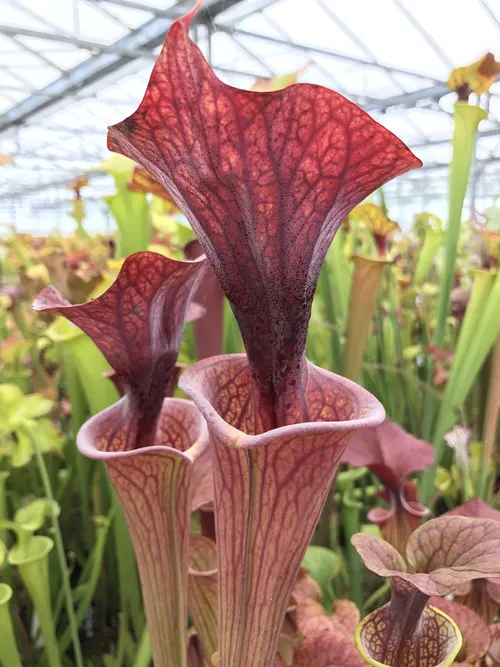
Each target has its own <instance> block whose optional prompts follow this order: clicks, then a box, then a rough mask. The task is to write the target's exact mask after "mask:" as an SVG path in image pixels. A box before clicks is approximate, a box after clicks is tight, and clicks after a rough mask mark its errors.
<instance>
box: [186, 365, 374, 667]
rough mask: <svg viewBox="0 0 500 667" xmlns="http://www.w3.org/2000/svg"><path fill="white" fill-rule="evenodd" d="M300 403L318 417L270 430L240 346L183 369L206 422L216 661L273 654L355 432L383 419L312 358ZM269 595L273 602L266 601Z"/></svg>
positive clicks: (247, 661) (264, 660) (242, 661)
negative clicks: (213, 521)
mask: <svg viewBox="0 0 500 667" xmlns="http://www.w3.org/2000/svg"><path fill="white" fill-rule="evenodd" d="M307 377H308V384H307V387H306V393H305V397H304V400H305V408H306V410H307V411H308V412H309V414H310V415H311V419H313V420H316V423H305V424H294V425H290V426H285V427H282V428H279V429H274V430H272V431H268V432H266V433H259V432H258V431H257V433H255V431H253V430H252V429H253V428H254V425H255V424H257V425H258V426H259V425H260V424H261V422H262V418H261V416H260V415H258V414H256V413H255V406H254V405H253V403H252V401H251V400H250V398H251V371H250V368H249V364H248V360H247V358H246V356H245V355H227V356H221V357H212V358H211V359H207V360H204V361H202V362H198V363H197V364H195V365H194V366H191V368H189V369H187V371H186V372H185V373H184V375H183V376H182V378H181V382H180V386H181V388H182V389H183V390H184V391H185V392H186V393H187V394H188V395H189V396H191V398H192V399H193V401H194V402H195V403H196V405H197V406H198V408H199V409H200V411H201V412H202V414H203V416H204V417H205V420H206V421H207V424H208V428H209V431H210V437H211V442H212V446H213V451H214V455H213V456H214V486H215V507H216V515H217V525H216V528H217V546H218V549H219V550H220V551H219V553H220V554H223V557H220V558H219V601H220V609H221V618H220V634H219V647H220V648H219V650H220V661H221V664H223V665H225V664H228V665H251V664H257V662H256V660H255V656H258V658H259V663H258V664H262V665H267V664H272V660H273V659H274V655H275V653H276V648H277V643H278V638H279V635H280V631H281V627H282V622H283V618H284V616H285V612H286V610H287V605H288V602H289V599H290V594H291V591H292V588H293V586H294V584H295V582H296V579H297V574H298V572H299V569H300V562H301V559H302V557H303V554H304V552H305V550H306V548H307V546H308V544H309V541H310V539H311V536H312V534H313V532H314V529H315V527H316V523H317V521H318V518H319V515H320V513H321V509H322V507H323V504H324V501H325V498H326V496H327V494H328V492H329V490H330V485H331V482H332V478H333V475H334V473H335V470H336V468H337V465H338V462H339V460H340V457H341V455H342V452H343V450H344V448H345V446H346V445H347V442H348V441H349V438H350V437H351V435H352V433H353V432H354V431H355V430H356V429H357V428H360V427H363V426H365V425H369V424H373V423H375V422H376V421H377V420H382V419H383V416H384V413H383V408H382V406H381V405H380V404H379V403H378V401H376V399H374V398H373V397H372V396H371V395H370V394H368V393H367V392H366V391H365V390H363V389H362V388H361V387H359V386H358V385H355V384H354V383H352V382H350V381H349V380H346V379H344V378H340V377H338V376H335V375H333V374H332V373H329V372H328V371H324V370H322V369H318V368H316V367H315V366H313V365H312V364H310V365H309V367H308V376H307ZM270 600H272V604H270V603H269V601H270Z"/></svg>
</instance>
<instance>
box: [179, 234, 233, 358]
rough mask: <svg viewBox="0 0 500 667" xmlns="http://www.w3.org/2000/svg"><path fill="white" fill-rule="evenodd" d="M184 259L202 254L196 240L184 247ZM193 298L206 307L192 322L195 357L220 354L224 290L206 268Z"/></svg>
mask: <svg viewBox="0 0 500 667" xmlns="http://www.w3.org/2000/svg"><path fill="white" fill-rule="evenodd" d="M184 254H185V256H186V259H189V260H193V259H197V258H198V257H200V256H201V255H203V249H202V247H201V246H200V242H199V241H198V240H196V239H195V240H193V241H190V242H189V243H188V244H186V246H185V248H184ZM194 298H195V299H196V301H197V303H199V304H200V306H202V307H204V308H205V309H206V314H205V315H204V317H201V318H200V319H198V320H197V321H196V322H195V324H194V337H195V343H196V358H197V359H208V357H214V356H216V355H217V354H222V342H223V337H224V292H223V291H222V288H221V286H220V285H219V282H218V280H217V278H216V276H215V274H214V272H213V271H212V269H211V268H208V269H207V270H206V271H205V274H204V276H203V281H201V282H200V283H199V284H198V287H197V289H196V292H195V295H194Z"/></svg>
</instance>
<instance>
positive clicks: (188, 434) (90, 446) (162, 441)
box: [77, 397, 206, 460]
mask: <svg viewBox="0 0 500 667" xmlns="http://www.w3.org/2000/svg"><path fill="white" fill-rule="evenodd" d="M126 400H127V399H126V397H124V398H122V399H120V400H119V401H118V402H117V403H115V404H114V405H111V406H110V407H109V408H106V409H105V410H103V411H102V412H100V413H98V414H97V415H94V416H93V417H91V418H90V419H89V420H88V421H87V422H85V424H84V425H83V426H82V428H81V429H80V431H79V432H78V435H77V446H78V449H79V450H80V452H81V453H82V454H84V455H85V456H87V457H88V458H92V459H101V460H110V459H112V458H126V457H129V456H134V455H137V454H141V453H145V452H151V451H153V450H175V452H176V453H177V454H178V455H179V456H183V455H186V454H185V452H187V450H188V449H191V448H193V447H194V446H196V443H198V442H201V441H202V440H204V439H206V425H205V422H204V420H203V417H202V415H201V414H200V412H199V410H198V408H197V407H196V406H195V405H194V403H192V402H191V401H188V400H186V399H183V398H165V399H164V401H163V406H162V411H161V415H160V419H159V422H158V426H157V429H156V435H155V438H154V442H152V443H151V445H150V446H147V447H138V448H126V447H122V446H120V445H121V443H122V442H123V441H124V440H123V439H122V438H121V437H120V429H121V428H122V429H126V428H127V423H126V422H127V417H126V415H124V407H125V405H124V404H125V402H126ZM188 458H189V457H188Z"/></svg>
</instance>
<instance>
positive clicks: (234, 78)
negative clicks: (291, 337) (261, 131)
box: [0, 0, 500, 229]
mask: <svg viewBox="0 0 500 667" xmlns="http://www.w3.org/2000/svg"><path fill="white" fill-rule="evenodd" d="M193 2H194V0H177V1H176V0H133V2H132V3H131V4H134V5H135V4H137V5H141V6H142V8H134V7H123V6H122V5H121V2H120V0H36V2H35V1H34V0H0V151H1V152H3V153H6V154H9V155H12V156H13V158H14V162H15V164H14V166H12V167H6V168H0V220H3V219H4V218H5V216H7V218H6V219H7V220H17V221H18V222H19V221H20V220H22V219H23V218H25V217H26V215H28V217H29V216H33V218H32V219H31V220H30V224H32V225H34V226H35V227H36V225H37V224H39V225H40V228H43V229H48V228H50V226H51V225H52V226H54V225H55V226H57V225H61V224H62V225H66V226H67V225H68V217H67V211H68V202H69V199H70V193H69V192H68V191H67V189H66V188H65V183H67V182H68V181H69V180H71V179H72V178H73V177H74V176H76V175H77V174H79V173H81V172H82V171H85V170H87V169H89V168H92V166H93V165H95V164H96V163H97V162H99V161H100V160H101V159H103V158H105V157H106V154H107V150H106V131H107V130H106V128H107V126H108V125H109V124H112V123H114V122H117V121H119V120H121V119H123V118H124V117H126V116H127V115H129V114H130V113H131V112H132V111H133V110H134V109H135V108H136V106H137V104H138V103H139V102H140V99H141V98H142V95H143V93H144V90H145V86H146V84H147V81H148V78H149V75H150V72H151V68H152V66H153V54H155V53H158V51H159V49H160V47H161V42H162V40H163V36H164V32H165V29H166V27H167V26H168V21H167V20H166V19H165V17H164V10H166V11H167V12H168V10H169V8H170V7H173V6H174V5H179V6H181V5H182V7H184V8H187V9H189V8H191V7H192V5H193ZM214 6H215V7H216V9H213V7H214ZM204 7H208V10H207V13H206V15H205V19H204V21H205V22H206V23H205V25H203V24H202V25H201V26H200V28H199V29H197V30H195V31H193V34H194V35H196V36H197V37H198V38H199V40H200V46H201V48H202V49H203V52H204V53H205V54H206V55H207V56H208V55H209V54H210V57H211V59H212V64H213V66H214V67H215V69H216V72H217V74H218V76H220V78H221V79H223V80H224V81H227V82H228V83H230V84H232V85H236V86H241V87H243V88H250V87H251V86H252V84H253V82H254V81H255V79H256V78H260V77H267V76H270V75H271V74H272V73H274V74H282V73H285V72H290V71H293V70H296V69H299V68H300V67H302V66H303V65H304V64H306V63H307V62H309V63H310V64H309V67H308V68H307V69H306V70H305V71H304V72H303V73H301V75H300V81H304V82H309V83H315V84H320V85H325V86H328V87H331V88H333V89H335V90H337V91H339V92H342V93H343V94H345V95H347V96H348V97H350V98H351V99H353V100H354V101H356V102H357V103H359V104H361V105H367V108H368V109H370V113H372V115H374V117H375V118H377V120H379V121H380V122H381V123H383V124H384V125H385V126H387V127H388V128H390V129H391V130H392V131H394V132H395V133H396V134H398V135H399V136H400V137H401V138H402V139H403V140H404V141H406V142H407V143H408V144H409V145H410V146H413V147H414V150H415V152H416V154H417V155H418V156H419V157H420V158H421V159H422V160H423V161H424V163H425V166H424V169H422V170H420V171H417V172H415V173H411V174H408V175H407V176H404V177H402V178H400V179H396V181H394V182H392V183H390V184H388V186H387V193H388V203H389V204H390V206H391V212H392V207H395V210H396V211H398V215H399V214H400V215H401V222H402V223H403V224H404V223H405V221H408V220H410V219H411V215H413V213H414V212H416V211H417V210H418V209H419V208H421V207H422V206H424V205H426V206H429V207H431V206H436V207H438V208H439V207H441V209H442V210H443V215H445V214H446V190H447V168H448V165H449V161H450V157H451V153H450V151H451V149H450V143H449V141H450V137H451V133H452V118H451V115H452V113H453V106H454V102H455V95H454V94H452V93H449V94H447V92H446V87H445V85H444V82H445V80H446V79H447V76H448V73H449V69H450V68H451V66H452V65H453V66H459V65H463V64H468V63H469V62H472V60H473V59H474V58H476V57H478V56H480V55H482V54H483V53H484V52H485V51H486V50H488V49H490V50H492V51H493V52H495V49H497V51H496V55H497V57H498V58H499V60H500V51H498V45H499V44H500V40H499V37H500V0H463V2H461V3H460V11H458V10H457V3H456V0H439V2H434V3H430V2H417V1H416V0H377V1H376V2H374V1H372V2H369V1H367V0H349V1H348V2H345V1H342V0H306V1H305V0H277V1H276V0H204ZM485 7H489V9H490V11H488V9H487V8H486V9H485ZM156 10H161V12H159V13H161V14H162V16H161V17H160V16H158V17H156V18H155V11H156ZM221 10H222V11H221ZM217 11H219V12H221V13H219V14H217ZM405 12H406V14H405ZM408 12H410V16H408V15H407V13H408ZM146 25H147V34H146ZM218 25H221V26H222V27H223V30H224V32H222V31H219V32H217V26H218ZM143 26H144V27H143ZM156 26H157V28H156ZM2 27H3V28H4V30H3V32H2ZM155 29H156V33H155ZM16 30H18V31H19V32H18V33H16ZM23 31H24V34H23ZM132 31H133V32H132ZM214 31H215V32H214ZM245 32H247V33H252V35H250V36H249V35H248V34H242V33H245ZM27 33H29V34H27ZM32 33H33V34H32ZM210 33H213V35H212V37H211V38H210V42H209V34H210ZM228 33H232V34H233V36H231V34H228ZM44 35H45V38H44ZM57 36H61V38H60V39H59V40H57ZM47 37H49V38H47ZM82 40H83V41H85V40H86V41H88V42H92V43H95V44H97V47H91V45H88V48H85V45H84V44H82ZM151 40H154V41H153V42H152V44H153V47H152V48H151V47H150V46H149V45H148V46H147V49H146V51H147V53H146V56H145V57H144V56H143V57H140V58H139V57H138V53H137V52H135V53H131V54H130V57H129V58H122V56H123V55H124V54H125V55H126V54H127V53H128V51H127V49H136V50H138V49H141V45H142V44H145V43H146V44H149V43H150V42H151ZM273 40H274V41H273ZM99 45H102V50H101V51H100V50H99ZM155 45H156V46H155ZM328 52H331V53H330V55H329V54H328ZM150 55H151V57H148V56H150ZM125 61H127V62H126V63H125V64H123V63H124V62H125ZM115 63H119V66H118V64H117V66H116V67H115V66H114V64H115ZM66 71H67V72H68V74H67V75H66V76H65V77H64V78H60V77H61V75H62V74H64V72H66ZM47 84H49V88H47V90H45V89H44V88H45V86H47ZM491 93H492V95H491V97H490V98H489V109H490V117H489V120H488V121H483V122H482V123H481V125H480V132H482V133H486V134H485V135H484V136H482V137H480V138H479V140H478V142H477V151H476V156H477V161H478V172H477V173H478V174H479V181H478V187H477V197H481V198H482V199H481V201H483V200H484V199H485V198H486V197H488V196H490V197H491V196H492V193H493V192H494V191H497V194H498V193H499V192H500V187H499V186H498V183H500V82H498V83H497V84H495V85H494V86H493V87H492V89H491ZM41 102H43V110H42V111H41V112H39V113H32V111H31V109H32V105H35V107H34V108H38V107H37V106H36V105H37V104H40V103H41ZM481 102H482V103H483V104H484V105H486V104H487V103H488V100H487V99H486V97H484V98H483V99H482V100H481ZM20 103H21V106H18V105H19V104H20ZM26 110H28V111H26ZM13 120H14V121H15V122H14V123H13ZM2 128H3V130H2ZM112 188H113V185H112V182H110V181H109V180H107V179H105V178H102V176H101V177H94V176H93V177H92V180H91V184H90V186H89V187H88V189H87V191H86V193H85V194H86V195H87V196H88V197H89V198H90V200H92V204H93V206H94V205H95V206H94V208H93V209H92V210H93V215H96V216H98V217H99V219H100V221H101V222H100V223H99V222H94V221H93V223H92V224H97V225H99V224H102V225H104V224H109V219H108V218H107V217H106V214H105V208H104V207H102V206H101V204H100V202H99V201H98V198H99V197H100V196H102V194H103V193H106V192H107V193H109V192H112ZM23 202H26V204H23ZM89 205H90V204H89ZM443 207H444V208H443ZM436 213H438V214H439V211H437V210H436ZM71 224H72V222H71V219H69V225H70V227H69V228H70V229H71V228H72V227H71ZM65 228H66V227H65Z"/></svg>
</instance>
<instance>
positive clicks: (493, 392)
mask: <svg viewBox="0 0 500 667" xmlns="http://www.w3.org/2000/svg"><path fill="white" fill-rule="evenodd" d="M499 416H500V336H498V338H497V342H496V344H495V348H494V351H493V358H492V361H491V371H490V382H489V387H488V399H487V403H486V417H485V420H484V431H483V455H482V456H481V464H480V468H479V475H478V479H477V487H476V496H477V497H478V498H484V494H485V487H486V482H487V480H488V473H489V469H490V466H491V465H492V463H493V454H494V448H495V436H496V433H497V426H498V418H499Z"/></svg>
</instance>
